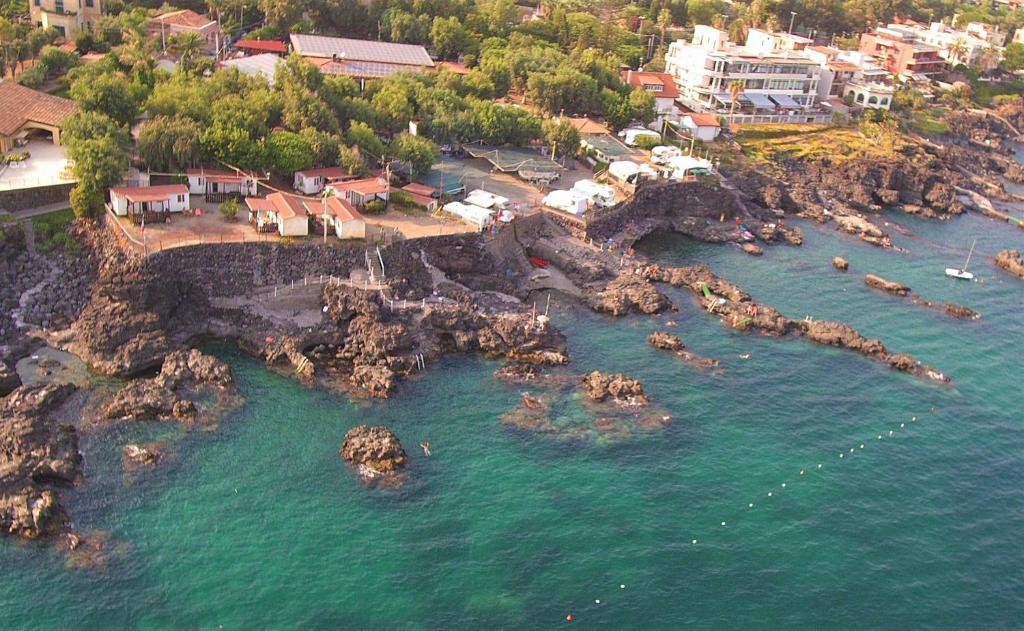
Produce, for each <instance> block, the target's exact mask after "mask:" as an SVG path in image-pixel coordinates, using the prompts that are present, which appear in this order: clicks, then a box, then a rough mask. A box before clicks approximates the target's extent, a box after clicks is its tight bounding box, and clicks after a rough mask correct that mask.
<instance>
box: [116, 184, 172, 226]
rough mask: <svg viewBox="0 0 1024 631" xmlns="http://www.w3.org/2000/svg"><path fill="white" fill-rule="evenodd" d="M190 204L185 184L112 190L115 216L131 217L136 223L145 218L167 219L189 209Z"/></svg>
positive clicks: (150, 219) (153, 219) (154, 219)
mask: <svg viewBox="0 0 1024 631" xmlns="http://www.w3.org/2000/svg"><path fill="white" fill-rule="evenodd" d="M189 203H190V201H189V193H188V187H187V186H185V185H184V184H166V185H163V186H138V187H127V188H122V187H118V188H112V189H110V207H111V208H112V209H113V210H114V214H116V215H119V216H121V217H126V216H128V217H131V218H132V221H134V222H136V223H138V221H139V220H141V219H142V218H143V217H145V218H146V219H148V220H149V221H159V220H161V219H166V218H167V217H168V216H169V215H170V213H180V212H182V211H183V210H185V209H186V208H188V207H189Z"/></svg>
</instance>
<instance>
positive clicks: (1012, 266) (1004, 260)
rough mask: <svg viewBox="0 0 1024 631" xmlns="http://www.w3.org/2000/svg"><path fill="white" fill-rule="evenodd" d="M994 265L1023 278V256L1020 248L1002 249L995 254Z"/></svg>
mask: <svg viewBox="0 0 1024 631" xmlns="http://www.w3.org/2000/svg"><path fill="white" fill-rule="evenodd" d="M996 265H997V266H998V267H1000V268H1001V269H1002V270H1003V271H1005V272H1008V273H1010V274H1013V275H1014V276H1017V277H1018V278H1024V257H1021V254H1020V250H1002V251H1000V252H999V253H998V254H996Z"/></svg>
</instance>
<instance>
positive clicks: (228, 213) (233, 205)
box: [220, 197, 238, 221]
mask: <svg viewBox="0 0 1024 631" xmlns="http://www.w3.org/2000/svg"><path fill="white" fill-rule="evenodd" d="M220 214H221V216H223V217H224V220H225V221H234V220H235V217H237V216H238V200H237V199H235V198H234V197H229V198H228V199H226V200H224V201H223V202H222V203H221V205H220Z"/></svg>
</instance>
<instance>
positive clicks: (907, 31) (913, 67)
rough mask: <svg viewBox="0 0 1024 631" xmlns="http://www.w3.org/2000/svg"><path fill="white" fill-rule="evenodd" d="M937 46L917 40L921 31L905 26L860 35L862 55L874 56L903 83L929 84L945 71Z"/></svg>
mask: <svg viewBox="0 0 1024 631" xmlns="http://www.w3.org/2000/svg"><path fill="white" fill-rule="evenodd" d="M940 51H941V49H940V48H939V47H938V46H933V45H931V44H925V43H923V42H921V41H918V32H917V31H915V30H914V29H911V28H907V27H904V26H902V25H896V24H892V25H889V26H887V27H880V28H878V29H876V30H874V31H872V32H870V33H864V34H863V35H861V36H860V52H862V53H864V54H865V55H868V56H870V57H874V58H875V59H876V60H878V62H879V64H881V65H882V67H884V68H885V69H886V70H888V71H889V72H891V73H892V74H894V75H897V76H898V77H900V79H902V80H904V81H930V80H931V79H932V78H933V77H935V76H936V75H939V74H941V73H942V72H944V71H945V69H946V60H945V59H943V58H942V56H941V55H940V54H939V52H940Z"/></svg>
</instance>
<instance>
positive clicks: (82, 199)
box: [69, 182, 103, 219]
mask: <svg viewBox="0 0 1024 631" xmlns="http://www.w3.org/2000/svg"><path fill="white" fill-rule="evenodd" d="M69 201H70V202H71V210H72V212H74V213H75V217H78V218H79V219H95V218H96V217H98V216H99V215H100V213H101V212H103V192H102V191H101V190H99V189H97V188H95V187H94V186H93V185H91V184H86V183H82V182H79V183H78V184H77V185H76V186H75V187H74V188H73V189H71V195H70V196H69Z"/></svg>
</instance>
